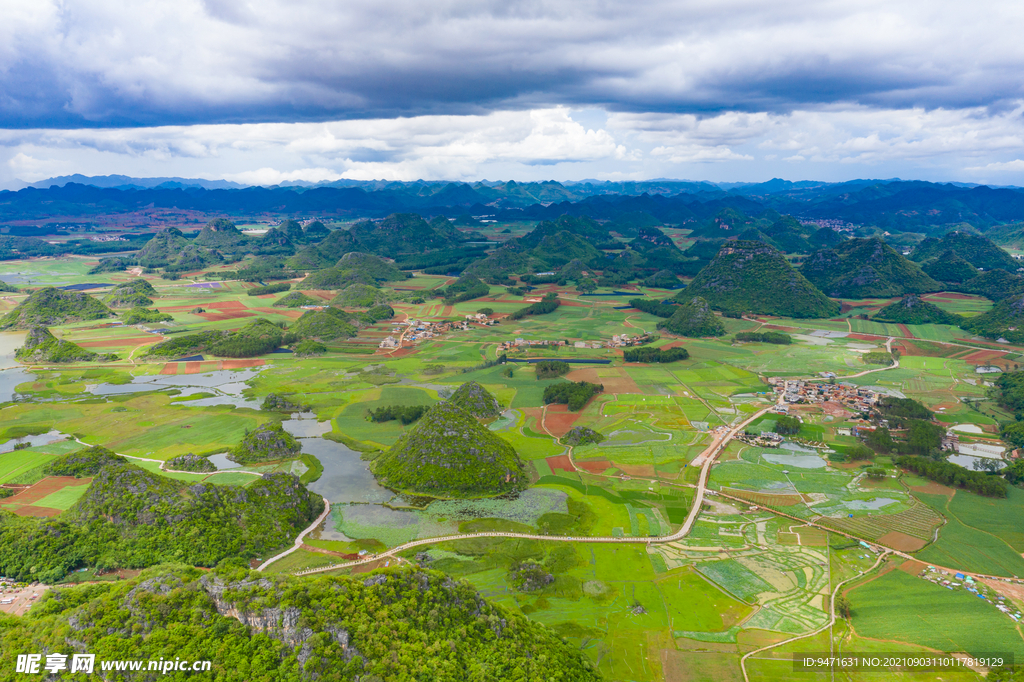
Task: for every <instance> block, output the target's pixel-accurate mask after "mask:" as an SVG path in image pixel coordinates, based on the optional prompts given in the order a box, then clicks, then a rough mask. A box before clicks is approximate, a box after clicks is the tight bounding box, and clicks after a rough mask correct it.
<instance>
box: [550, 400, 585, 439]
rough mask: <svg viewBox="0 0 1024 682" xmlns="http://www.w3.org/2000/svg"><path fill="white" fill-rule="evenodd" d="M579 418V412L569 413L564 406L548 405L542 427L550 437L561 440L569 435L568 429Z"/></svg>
mask: <svg viewBox="0 0 1024 682" xmlns="http://www.w3.org/2000/svg"><path fill="white" fill-rule="evenodd" d="M579 418H580V414H579V412H569V410H568V408H567V406H565V405H548V407H547V412H546V414H545V415H544V426H545V428H546V429H547V432H548V433H550V434H551V435H552V436H555V437H556V438H561V437H562V436H564V435H565V434H567V433H569V429H571V428H572V426H573V424H575V423H576V420H577V419H579Z"/></svg>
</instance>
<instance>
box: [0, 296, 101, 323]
mask: <svg viewBox="0 0 1024 682" xmlns="http://www.w3.org/2000/svg"><path fill="white" fill-rule="evenodd" d="M112 316H113V313H112V312H111V311H110V308H108V307H107V306H105V305H103V304H102V303H100V302H99V301H98V300H96V299H95V298H93V297H92V296H89V295H88V294H83V293H82V292H80V291H62V290H61V289H55V288H54V287H45V288H43V289H39V290H38V291H34V292H32V294H31V295H29V297H28V298H26V299H25V300H24V301H22V302H21V303H19V304H18V307H17V308H15V309H14V310H12V311H11V312H9V313H7V314H6V315H4V316H3V317H0V329H29V328H30V327H40V326H43V327H46V326H52V325H57V324H64V323H65V322H80V321H82V320H99V319H102V318H104V317H112Z"/></svg>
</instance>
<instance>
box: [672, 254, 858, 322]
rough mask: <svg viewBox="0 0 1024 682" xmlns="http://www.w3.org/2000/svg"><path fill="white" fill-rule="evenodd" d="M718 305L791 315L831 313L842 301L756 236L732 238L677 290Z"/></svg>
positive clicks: (682, 295) (682, 296) (679, 298)
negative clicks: (740, 238)
mask: <svg viewBox="0 0 1024 682" xmlns="http://www.w3.org/2000/svg"><path fill="white" fill-rule="evenodd" d="M694 297H701V298H703V299H704V300H706V301H707V302H708V304H709V305H711V307H712V308H717V309H719V310H725V311H734V312H741V313H742V312H751V313H760V314H765V315H784V316H787V317H831V316H832V315H835V314H836V313H838V312H839V304H838V303H836V302H835V301H831V300H829V299H828V298H827V297H826V296H825V295H824V294H822V293H821V292H820V291H818V290H817V289H816V288H815V287H814V285H813V284H811V283H810V282H808V281H807V279H806V278H804V276H803V275H801V274H800V273H799V272H797V271H796V270H794V269H793V266H791V265H790V264H789V262H788V261H787V260H786V259H785V257H783V255H782V254H781V253H779V252H778V251H777V250H775V249H774V248H772V247H771V246H769V245H767V244H762V243H761V242H756V241H735V242H726V243H725V244H723V245H722V248H721V249H720V250H719V252H718V254H717V255H716V256H715V258H714V260H712V261H711V263H709V264H708V265H707V267H705V268H704V269H703V270H701V271H700V272H699V273H698V274H697V276H696V277H694V278H693V281H692V282H690V284H689V286H688V287H686V289H684V290H683V291H681V292H680V293H679V294H677V295H676V300H677V301H680V302H684V301H688V300H690V299H692V298H694Z"/></svg>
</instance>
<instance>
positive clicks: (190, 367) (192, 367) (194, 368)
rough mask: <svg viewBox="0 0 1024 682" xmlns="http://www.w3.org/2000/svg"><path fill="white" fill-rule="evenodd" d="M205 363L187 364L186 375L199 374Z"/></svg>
mask: <svg viewBox="0 0 1024 682" xmlns="http://www.w3.org/2000/svg"><path fill="white" fill-rule="evenodd" d="M202 365H203V363H201V362H186V363H185V374H199V372H200V371H201V368H202Z"/></svg>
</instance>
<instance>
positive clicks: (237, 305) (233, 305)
mask: <svg viewBox="0 0 1024 682" xmlns="http://www.w3.org/2000/svg"><path fill="white" fill-rule="evenodd" d="M203 307H204V308H210V309H212V310H245V309H246V308H247V307H248V306H246V305H245V304H244V303H242V302H241V301H218V302H217V303H210V304H208V305H204V306H203Z"/></svg>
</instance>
